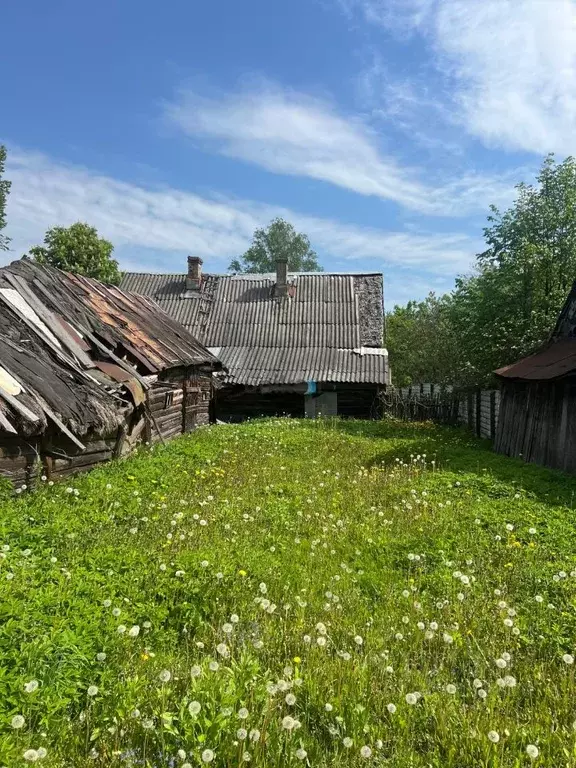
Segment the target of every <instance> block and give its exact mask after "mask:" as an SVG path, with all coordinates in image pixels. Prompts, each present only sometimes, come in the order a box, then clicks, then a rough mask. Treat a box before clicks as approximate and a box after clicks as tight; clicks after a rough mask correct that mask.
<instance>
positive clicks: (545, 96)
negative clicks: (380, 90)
mask: <svg viewBox="0 0 576 768" xmlns="http://www.w3.org/2000/svg"><path fill="white" fill-rule="evenodd" d="M352 1H353V2H354V4H355V6H356V7H357V8H358V7H359V8H361V9H362V11H363V13H364V15H365V18H366V19H367V20H368V21H371V22H372V23H376V24H380V25H382V26H384V27H387V28H388V29H393V30H395V31H397V32H399V33H401V34H402V33H405V32H406V31H412V32H413V31H415V30H418V31H419V32H421V33H422V34H423V35H424V36H426V38H427V40H428V42H429V43H430V45H431V46H432V50H433V51H434V54H435V56H434V61H433V63H434V64H435V65H436V66H437V67H438V68H439V70H440V71H441V72H442V73H443V74H444V76H445V77H446V81H447V82H449V83H451V84H452V85H453V87H454V93H453V98H452V100H451V105H452V106H453V107H454V110H455V116H456V117H457V118H458V119H459V120H460V122H461V124H463V125H464V126H465V128H466V130H467V131H468V132H469V133H470V134H471V135H473V136H475V137H477V138H479V139H481V140H482V141H483V142H484V143H485V144H486V145H487V146H490V147H502V148H504V149H511V150H525V151H529V152H533V153H536V154H544V153H546V152H549V151H556V152H559V153H562V154H569V153H573V152H574V151H575V144H576V142H575V139H574V136H575V134H576V2H575V0H478V1H476V0H391V2H390V0H350V2H352Z"/></svg>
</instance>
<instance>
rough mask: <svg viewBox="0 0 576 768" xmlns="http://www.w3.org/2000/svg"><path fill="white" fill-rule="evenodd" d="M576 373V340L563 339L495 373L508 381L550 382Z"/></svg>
mask: <svg viewBox="0 0 576 768" xmlns="http://www.w3.org/2000/svg"><path fill="white" fill-rule="evenodd" d="M574 372H576V339H575V338H562V339H559V340H558V341H555V342H553V343H552V344H550V345H549V346H547V347H546V348H545V349H543V350H541V351H540V352H536V354H534V355H529V356H528V357H524V358H522V360H518V361H517V362H516V363H512V365H506V366H504V367H503V368H499V369H498V370H497V371H495V373H496V375H497V376H501V377H502V378H506V379H521V380H526V381H548V380H551V379H558V378H560V377H562V376H566V375H568V374H570V373H574Z"/></svg>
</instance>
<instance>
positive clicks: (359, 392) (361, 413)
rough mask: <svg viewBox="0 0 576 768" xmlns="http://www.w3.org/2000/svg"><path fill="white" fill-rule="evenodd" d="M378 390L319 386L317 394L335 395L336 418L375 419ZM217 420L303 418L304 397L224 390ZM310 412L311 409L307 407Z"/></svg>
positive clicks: (217, 402)
mask: <svg viewBox="0 0 576 768" xmlns="http://www.w3.org/2000/svg"><path fill="white" fill-rule="evenodd" d="M380 389H381V388H380V387H378V386H375V385H369V384H367V385H362V384H322V385H319V387H318V392H319V393H322V392H336V393H337V396H338V397H337V412H338V416H344V417H348V418H357V419H375V418H381V416H382V399H381V397H380ZM215 412H216V418H217V419H220V420H222V421H243V420H245V419H248V418H260V417H266V416H285V415H288V416H292V417H294V418H304V417H305V416H306V410H305V396H304V394H303V393H301V392H294V391H287V392H270V393H268V392H261V391H260V390H258V389H254V390H250V389H244V388H243V387H240V386H236V387H223V388H222V389H219V390H217V391H216V395H215ZM308 412H309V413H314V412H315V410H314V409H310V408H309V411H308Z"/></svg>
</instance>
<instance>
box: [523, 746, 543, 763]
mask: <svg viewBox="0 0 576 768" xmlns="http://www.w3.org/2000/svg"><path fill="white" fill-rule="evenodd" d="M526 754H527V755H528V757H529V758H530V759H531V760H536V758H537V757H538V755H539V754H540V751H539V749H538V747H537V746H536V745H535V744H528V746H527V747H526Z"/></svg>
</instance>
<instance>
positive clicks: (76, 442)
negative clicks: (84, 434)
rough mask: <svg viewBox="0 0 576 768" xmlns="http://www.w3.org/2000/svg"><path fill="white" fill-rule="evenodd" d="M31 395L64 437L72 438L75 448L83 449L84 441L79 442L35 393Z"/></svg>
mask: <svg viewBox="0 0 576 768" xmlns="http://www.w3.org/2000/svg"><path fill="white" fill-rule="evenodd" d="M33 397H34V399H35V400H36V402H37V403H38V405H39V406H40V408H42V410H43V411H44V413H45V414H46V416H47V417H48V418H49V419H52V421H53V422H54V424H56V426H57V427H58V429H59V430H60V431H61V432H63V433H64V434H65V435H66V437H68V438H69V439H70V440H72V442H73V443H74V445H75V446H76V447H77V448H79V449H80V450H81V451H84V450H85V445H84V443H82V442H80V440H79V439H78V438H77V437H76V435H75V434H74V433H73V432H71V431H70V430H69V429H68V427H67V426H66V425H65V424H64V422H63V421H61V420H60V419H59V418H58V416H56V414H55V413H54V411H53V410H52V409H51V408H50V407H49V406H48V405H47V404H46V403H43V402H42V401H41V400H40V399H39V398H37V397H36V395H34V394H33Z"/></svg>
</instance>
